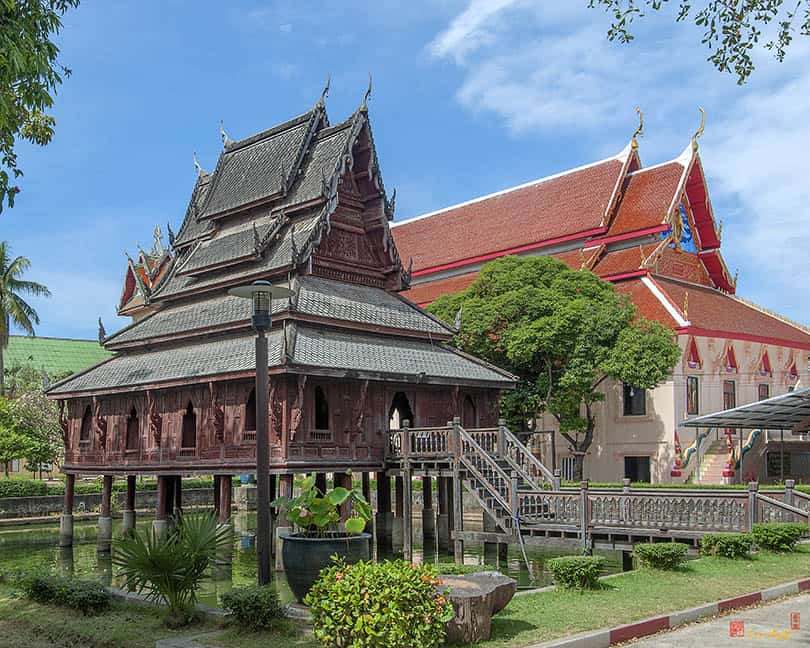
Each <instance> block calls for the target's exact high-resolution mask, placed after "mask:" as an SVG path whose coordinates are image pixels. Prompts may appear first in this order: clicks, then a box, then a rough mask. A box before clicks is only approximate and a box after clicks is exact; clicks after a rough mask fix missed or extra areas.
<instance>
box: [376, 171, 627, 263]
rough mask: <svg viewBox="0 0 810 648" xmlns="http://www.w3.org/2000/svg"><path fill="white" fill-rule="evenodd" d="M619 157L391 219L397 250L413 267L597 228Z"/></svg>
mask: <svg viewBox="0 0 810 648" xmlns="http://www.w3.org/2000/svg"><path fill="white" fill-rule="evenodd" d="M623 169H624V160H622V159H619V157H616V158H613V159H610V160H606V161H603V162H597V163H596V164H592V165H590V166H587V167H584V168H581V169H575V170H573V171H570V172H568V173H564V174H560V175H558V176H553V177H551V178H547V179H542V180H538V181H536V182H534V183H530V184H528V185H522V186H520V187H515V188H514V189H510V190H507V191H503V192H499V193H497V194H493V195H491V196H485V197H483V198H480V199H476V200H473V201H470V202H467V203H463V204H461V205H458V206H455V207H449V208H447V209H445V210H442V211H440V212H436V213H434V214H431V215H426V216H423V217H419V218H415V219H412V220H410V221H405V222H403V223H401V224H398V223H397V224H394V226H393V227H392V229H391V231H392V233H393V236H394V241H395V242H396V245H397V250H398V251H399V255H400V257H401V258H403V259H409V258H413V267H414V271H416V272H418V271H420V270H425V269H428V268H435V267H436V266H442V265H446V264H452V263H455V262H460V261H465V260H474V259H478V258H479V257H482V256H485V255H494V254H496V253H506V252H508V251H509V250H514V249H515V248H520V247H522V246H527V245H531V244H535V243H542V242H545V241H550V240H556V239H560V238H565V237H568V236H574V235H576V234H579V233H583V232H588V231H592V230H594V229H598V228H600V227H601V226H602V225H603V219H604V216H605V213H606V211H607V209H608V203H609V202H610V200H611V197H612V196H613V193H614V189H615V188H616V185H617V183H618V182H619V180H620V177H621V174H622V173H623Z"/></svg>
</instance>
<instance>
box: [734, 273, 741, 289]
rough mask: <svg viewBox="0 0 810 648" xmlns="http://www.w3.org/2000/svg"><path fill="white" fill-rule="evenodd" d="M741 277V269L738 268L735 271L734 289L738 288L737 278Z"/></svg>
mask: <svg viewBox="0 0 810 648" xmlns="http://www.w3.org/2000/svg"><path fill="white" fill-rule="evenodd" d="M739 278H740V269H739V268H737V270H736V271H735V272H734V290H737V280H738V279H739Z"/></svg>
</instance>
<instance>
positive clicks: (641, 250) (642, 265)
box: [638, 243, 647, 268]
mask: <svg viewBox="0 0 810 648" xmlns="http://www.w3.org/2000/svg"><path fill="white" fill-rule="evenodd" d="M638 253H639V254H640V255H641V265H640V266H639V268H643V267H644V264H645V263H647V259H646V258H645V257H644V246H643V245H641V243H639V244H638Z"/></svg>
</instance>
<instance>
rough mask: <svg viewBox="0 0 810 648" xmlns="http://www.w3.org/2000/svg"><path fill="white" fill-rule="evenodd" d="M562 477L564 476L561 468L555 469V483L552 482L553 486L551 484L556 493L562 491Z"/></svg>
mask: <svg viewBox="0 0 810 648" xmlns="http://www.w3.org/2000/svg"><path fill="white" fill-rule="evenodd" d="M561 476H562V471H561V470H560V469H559V468H555V469H554V481H553V482H552V484H551V486H552V488H553V489H554V490H555V491H558V490H560V484H561V479H560V477H561Z"/></svg>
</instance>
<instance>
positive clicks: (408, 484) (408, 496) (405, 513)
mask: <svg viewBox="0 0 810 648" xmlns="http://www.w3.org/2000/svg"><path fill="white" fill-rule="evenodd" d="M410 427H411V422H410V421H402V463H401V464H400V467H401V470H402V485H403V489H402V490H403V507H402V553H403V557H404V558H405V560H407V561H408V562H411V561H412V560H413V501H412V493H411V490H412V486H413V484H412V481H411V480H412V479H413V474H412V473H411V462H410V455H411V430H410ZM418 450H419V448H418V447H417V452H418Z"/></svg>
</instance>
